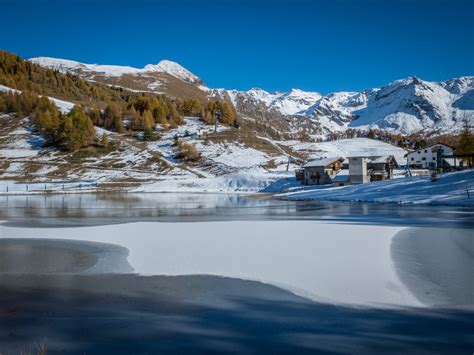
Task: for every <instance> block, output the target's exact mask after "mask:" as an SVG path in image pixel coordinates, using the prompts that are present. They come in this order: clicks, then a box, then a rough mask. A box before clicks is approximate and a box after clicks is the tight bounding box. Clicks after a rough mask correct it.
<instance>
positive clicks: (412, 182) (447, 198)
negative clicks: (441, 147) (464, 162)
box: [279, 170, 474, 206]
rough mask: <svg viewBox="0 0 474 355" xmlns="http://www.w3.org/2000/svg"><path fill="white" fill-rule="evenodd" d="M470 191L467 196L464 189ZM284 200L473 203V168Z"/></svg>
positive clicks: (300, 194)
mask: <svg viewBox="0 0 474 355" xmlns="http://www.w3.org/2000/svg"><path fill="white" fill-rule="evenodd" d="M468 190H470V196H468V194H467V191H468ZM279 198H283V199H297V200H330V201H363V202H390V203H410V204H432V205H438V204H439V205H459V206H474V170H467V171H461V172H456V173H447V174H440V175H439V178H438V180H437V181H435V182H432V181H431V179H430V177H429V176H415V177H411V178H405V179H395V180H383V181H377V182H372V183H368V184H362V185H352V186H345V187H334V188H327V189H321V190H313V191H311V190H309V191H303V192H294V193H287V194H281V195H279Z"/></svg>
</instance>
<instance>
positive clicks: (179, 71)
mask: <svg viewBox="0 0 474 355" xmlns="http://www.w3.org/2000/svg"><path fill="white" fill-rule="evenodd" d="M143 70H144V71H146V72H150V71H152V72H153V71H155V72H163V73H167V74H169V75H171V76H174V77H176V78H178V79H181V80H184V81H189V82H191V83H198V82H200V81H201V79H199V78H198V77H197V76H196V75H194V74H193V73H191V72H190V71H189V70H187V69H186V68H184V67H183V66H181V65H180V64H178V63H176V62H173V61H171V60H162V61H160V62H159V63H158V64H148V65H146V66H145V67H144V68H143Z"/></svg>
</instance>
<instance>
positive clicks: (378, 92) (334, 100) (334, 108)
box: [30, 57, 474, 138]
mask: <svg viewBox="0 0 474 355" xmlns="http://www.w3.org/2000/svg"><path fill="white" fill-rule="evenodd" d="M30 60H31V61H32V62H33V63H36V64H39V65H41V66H44V67H47V68H50V69H55V70H59V71H61V72H69V73H73V74H76V75H78V76H80V77H82V78H84V79H87V80H91V81H99V82H103V83H106V84H109V85H114V86H119V87H124V88H127V89H130V90H134V91H150V92H155V93H164V94H167V95H169V96H172V97H176V98H189V97H194V98H197V99H199V100H200V101H202V102H206V101H207V100H208V99H209V98H220V99H226V100H230V101H231V102H232V103H233V104H234V106H235V108H236V110H237V112H238V113H239V114H240V115H241V117H242V118H244V119H252V120H258V121H259V122H260V123H261V124H264V125H269V126H272V127H274V128H275V129H277V130H279V131H280V132H281V133H282V134H289V135H291V136H292V137H295V136H296V135H304V136H309V137H313V138H325V137H326V136H327V134H329V133H330V132H343V131H345V130H346V129H348V128H355V129H363V130H367V129H371V128H373V129H381V130H386V131H389V132H392V133H396V134H404V135H408V134H413V133H423V134H426V135H430V134H436V133H457V132H459V131H460V130H461V127H462V124H461V122H462V120H463V119H468V120H470V121H471V122H472V123H474V77H461V78H455V79H451V80H448V81H445V82H440V83H435V82H428V81H423V80H421V79H419V78H416V77H412V78H407V79H402V80H397V81H394V82H392V83H390V84H388V85H387V86H385V87H382V88H376V89H369V90H364V91H361V92H335V93H331V94H328V95H321V94H320V93H317V92H305V91H302V90H298V89H293V90H291V91H289V92H273V93H270V92H267V91H265V90H262V89H258V88H253V89H250V90H248V91H238V90H226V89H210V88H208V87H207V86H205V85H204V83H203V81H202V80H201V79H200V78H199V77H197V76H196V75H194V74H193V73H191V72H190V71H189V70H187V69H185V68H183V67H182V66H180V65H179V64H177V63H175V62H171V61H167V60H162V61H161V62H159V63H158V64H156V65H146V66H145V67H144V68H141V69H139V68H133V67H127V66H115V65H97V64H83V63H79V62H75V61H70V60H64V59H55V58H47V57H39V58H32V59H30Z"/></svg>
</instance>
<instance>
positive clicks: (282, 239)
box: [0, 193, 474, 353]
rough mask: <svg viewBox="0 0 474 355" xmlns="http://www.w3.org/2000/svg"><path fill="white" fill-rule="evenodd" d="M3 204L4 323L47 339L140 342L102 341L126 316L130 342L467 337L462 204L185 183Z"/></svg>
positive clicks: (472, 247)
mask: <svg viewBox="0 0 474 355" xmlns="http://www.w3.org/2000/svg"><path fill="white" fill-rule="evenodd" d="M0 213H1V214H0V220H2V221H3V223H2V224H0V289H1V290H0V291H1V292H0V304H1V305H2V306H0V314H8V316H7V317H4V318H0V328H1V327H5V328H9V329H13V330H14V331H13V334H21V339H38V336H43V337H48V339H51V344H52V346H53V347H54V349H56V347H57V349H59V347H60V346H61V344H64V343H65V342H66V343H67V342H68V340H67V339H69V341H70V342H72V344H74V346H75V347H76V349H77V348H79V349H81V351H83V352H84V351H86V352H87V351H89V352H90V351H91V348H90V347H89V346H92V344H93V343H94V344H97V342H92V340H88V339H82V340H74V341H71V339H70V338H68V337H71V334H72V335H73V334H76V333H81V334H83V333H84V332H85V329H95V332H98V334H101V336H102V337H103V338H104V339H106V340H104V343H101V344H102V345H101V346H99V347H98V348H93V350H95V351H98V349H99V350H101V351H102V352H105V351H113V352H114V353H130V352H134V351H136V349H137V348H126V347H123V348H121V347H116V345H113V346H112V344H116V343H117V340H118V339H119V338H120V337H123V331H124V330H123V329H124V327H125V329H128V328H129V327H133V330H132V329H129V330H127V331H126V333H127V334H128V336H129V337H130V339H129V342H128V343H127V344H129V345H130V344H135V345H134V346H135V347H139V349H140V351H137V352H138V353H146V352H150V351H151V350H153V351H151V352H152V353H153V352H163V351H165V352H166V350H169V352H179V350H182V349H183V348H182V347H180V345H179V344H182V342H183V341H188V340H189V339H193V341H194V343H193V344H194V347H192V349H191V348H189V349H188V348H187V350H196V349H197V350H198V351H197V352H205V353H209V352H212V351H210V350H213V351H216V352H235V351H237V350H238V351H245V352H252V351H257V352H260V353H261V352H272V350H271V349H272V344H278V346H279V348H280V349H282V351H283V352H299V353H302V352H308V353H312V352H314V351H322V352H325V351H329V350H331V351H332V350H334V349H338V351H340V352H347V351H348V350H349V349H358V350H359V352H363V353H377V352H378V350H379V346H380V341H381V340H380V339H385V340H384V344H385V345H387V344H388V345H389V346H388V348H387V347H386V346H385V347H384V350H387V349H389V351H388V352H389V353H390V352H394V353H399V352H404V353H407V352H413V353H423V352H428V353H432V352H443V349H444V350H448V349H449V351H450V352H452V350H453V349H454V350H456V349H457V350H459V351H464V350H466V349H469V345H470V344H472V340H473V338H472V335H471V334H470V331H469V329H470V328H472V326H473V325H474V286H473V283H472V279H473V275H474V271H473V270H474V259H473V258H474V236H473V228H474V218H473V217H474V210H473V209H472V208H463V207H442V206H436V207H435V206H409V205H389V204H363V203H352V204H346V203H316V202H315V203H308V202H297V201H295V202H292V201H277V200H272V199H269V198H265V197H255V196H244V195H228V194H184V193H183V194H102V195H100V194H99V195H44V196H39V195H38V196H8V197H4V198H2V199H0ZM71 291H74V292H71ZM32 295H33V296H34V297H33V298H32V297H31V296H32ZM33 299H34V300H38V301H32V300H33ZM58 302H60V303H61V304H62V306H61V307H58V306H57V304H58ZM2 307H3V308H2ZM11 309H14V310H16V311H14V312H12V311H11ZM243 310H244V313H241V312H242V311H243ZM2 312H3V313H2ZM109 312H110V313H109ZM64 315H67V316H66V317H65V318H64V317H63V316H64ZM58 317H59V318H60V319H62V320H61V321H57V320H58ZM33 319H35V320H36V321H33ZM53 319H54V320H55V321H54V322H52V320H53ZM68 319H69V320H70V321H68ZM71 320H73V321H71ZM2 322H4V323H3V324H2ZM104 324H107V327H110V328H107V327H106V328H104V327H103V325H104ZM158 324H161V326H159V327H157V325H158ZM283 324H284V325H285V326H283ZM341 324H346V326H347V327H348V328H346V327H341ZM421 324H424V325H425V326H424V334H423V335H418V336H417V337H412V334H413V332H414V331H415V329H418V327H419V326H420V325H421ZM453 324H456V326H454V325H453ZM137 327H138V328H140V329H142V331H140V332H137V331H136V330H135V329H136V328H137ZM256 327H257V328H258V329H260V330H258V331H257V330H256ZM64 329H69V331H64ZM104 329H111V330H107V331H106V330H104ZM120 329H122V330H120ZM9 334H10V333H8V332H7V333H4V334H3V335H0V345H1V344H7V345H8V346H7V347H6V349H8V350H9V351H17V350H19V349H21V345H22V343H21V341H20V340H18V339H19V338H18V337H15V336H11V335H9ZM88 334H89V333H88ZM93 334H95V333H90V334H89V336H91V337H94V335H93ZM257 334H259V339H258V341H257V340H256V339H255V338H254V336H255V335H257ZM342 334H344V336H342ZM360 334H365V335H364V336H361V335H360ZM440 334H442V335H443V336H440ZM196 337H197V338H196ZM401 338H403V339H405V342H404V343H403V344H402V345H400V344H399V341H398V339H401ZM142 339H148V340H147V341H148V343H147V344H148V345H147V346H144V347H143V348H141V347H140V345H138V344H139V343H140V344H141V341H142ZM157 339H161V340H162V339H167V340H166V341H165V342H162V341H159V340H157ZM428 343H429V345H427V344H428ZM0 349H1V346H0ZM390 349H392V351H390ZM251 350H252V351H251ZM187 352H189V351H187ZM191 352H192V351H191ZM336 352H337V351H336ZM454 353H455V352H454Z"/></svg>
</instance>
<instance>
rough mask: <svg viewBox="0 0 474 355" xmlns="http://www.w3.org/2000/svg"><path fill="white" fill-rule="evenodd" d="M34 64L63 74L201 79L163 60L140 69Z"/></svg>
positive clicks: (51, 62) (57, 62) (54, 61)
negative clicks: (157, 74)
mask: <svg viewBox="0 0 474 355" xmlns="http://www.w3.org/2000/svg"><path fill="white" fill-rule="evenodd" d="M30 61H31V62H32V63H35V64H38V65H40V66H42V67H44V68H49V69H53V70H58V71H60V72H62V73H67V72H71V71H78V72H82V73H84V74H86V73H91V74H93V73H102V74H104V75H106V76H122V75H125V74H133V75H146V74H149V73H153V72H161V73H166V74H169V75H172V76H174V77H176V78H178V79H181V80H185V81H189V82H193V83H198V82H200V79H199V78H198V77H197V76H196V75H194V74H193V73H191V72H190V71H189V70H187V69H185V68H183V67H182V66H181V65H179V64H178V63H176V62H172V61H170V60H162V61H160V62H159V63H158V64H156V65H155V64H147V65H145V67H143V68H141V69H139V68H134V67H128V66H120V65H100V64H84V63H80V62H76V61H74V60H67V59H58V58H50V57H36V58H31V59H30Z"/></svg>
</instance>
